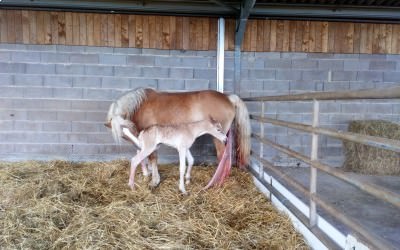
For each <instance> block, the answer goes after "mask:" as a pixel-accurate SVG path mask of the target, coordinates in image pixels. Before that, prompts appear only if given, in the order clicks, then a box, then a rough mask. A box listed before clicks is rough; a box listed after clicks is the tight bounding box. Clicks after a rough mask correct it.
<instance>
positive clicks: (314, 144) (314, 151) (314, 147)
mask: <svg viewBox="0 0 400 250" xmlns="http://www.w3.org/2000/svg"><path fill="white" fill-rule="evenodd" d="M318 118H319V102H318V101H317V100H314V108H313V122H312V126H313V128H315V127H318V124H319V119H318ZM316 160H318V134H316V133H312V141H311V161H316ZM310 171H311V173H310V226H311V227H313V226H315V225H316V224H317V206H316V204H315V202H314V201H313V200H312V199H311V195H314V194H316V192H317V169H316V168H315V167H313V166H310Z"/></svg>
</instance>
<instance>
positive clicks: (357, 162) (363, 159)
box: [343, 120, 400, 175]
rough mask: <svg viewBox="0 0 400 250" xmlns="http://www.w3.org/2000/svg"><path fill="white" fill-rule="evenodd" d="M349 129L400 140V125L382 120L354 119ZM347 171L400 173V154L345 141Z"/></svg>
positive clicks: (379, 173)
mask: <svg viewBox="0 0 400 250" xmlns="http://www.w3.org/2000/svg"><path fill="white" fill-rule="evenodd" d="M348 130H349V131H350V132H353V133H358V134H363V135H371V136H379V137H384V138H389V139H394V140H400V125H399V124H396V123H392V122H388V121H381V120H365V121H352V122H350V124H349V128H348ZM343 144H344V149H345V157H346V159H345V162H344V164H343V166H344V169H345V170H346V171H352V172H356V173H362V174H373V175H400V154H399V153H396V152H393V151H390V150H384V149H379V148H375V147H371V146H366V145H363V144H359V143H354V142H349V141H343Z"/></svg>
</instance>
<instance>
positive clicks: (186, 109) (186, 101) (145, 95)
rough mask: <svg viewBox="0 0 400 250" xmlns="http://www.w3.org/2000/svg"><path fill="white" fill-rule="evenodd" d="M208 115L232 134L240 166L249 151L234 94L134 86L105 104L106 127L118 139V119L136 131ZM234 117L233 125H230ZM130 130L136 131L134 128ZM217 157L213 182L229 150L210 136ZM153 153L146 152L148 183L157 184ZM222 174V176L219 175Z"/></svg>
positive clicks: (242, 109)
mask: <svg viewBox="0 0 400 250" xmlns="http://www.w3.org/2000/svg"><path fill="white" fill-rule="evenodd" d="M209 117H211V118H212V119H214V120H215V121H217V122H219V123H220V124H221V125H222V131H223V132H224V133H227V132H228V131H229V130H230V131H231V132H230V134H232V133H233V134H234V138H235V145H236V156H237V162H238V164H239V165H240V166H241V167H244V166H247V164H248V160H249V155H250V120H249V115H248V111H247V108H246V105H245V104H244V102H243V101H242V100H241V99H240V98H239V97H238V96H236V95H225V94H222V93H220V92H217V91H214V90H204V91H194V92H178V93H169V92H159V91H156V90H154V89H149V88H138V89H135V90H132V91H129V92H126V93H125V94H123V95H122V96H121V97H119V98H118V99H117V100H116V101H114V102H113V103H112V104H111V105H110V108H109V111H108V114H107V123H106V124H105V125H106V126H107V127H109V128H111V131H112V134H113V136H114V139H115V140H116V141H117V142H121V138H123V133H122V128H121V125H122V124H121V121H124V120H126V121H131V122H133V124H134V125H135V127H136V128H137V130H138V131H141V130H143V129H145V128H148V127H150V126H152V125H155V124H158V125H173V124H182V123H190V122H194V121H199V120H205V119H208V118H209ZM233 121H235V124H234V126H232V123H233ZM133 134H135V135H137V132H136V131H133ZM214 144H215V146H216V149H217V157H218V159H219V160H221V159H223V160H224V161H221V162H220V164H219V166H218V168H217V171H216V174H217V173H219V174H218V175H219V176H216V175H214V177H213V183H209V185H208V186H211V185H213V184H215V183H222V181H223V177H224V176H226V173H227V172H229V170H230V163H229V161H226V159H228V158H229V159H230V155H228V156H227V157H223V154H224V152H225V155H226V154H228V153H230V152H231V151H230V150H227V151H225V145H224V144H223V143H221V142H219V141H218V140H216V139H214ZM156 160H157V155H156V154H155V153H153V154H151V155H150V156H149V162H150V165H151V166H152V169H153V172H152V182H151V185H152V186H157V185H158V184H159V182H160V176H159V174H158V170H157V162H156ZM221 177H222V178H221Z"/></svg>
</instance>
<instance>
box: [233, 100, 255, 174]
mask: <svg viewBox="0 0 400 250" xmlns="http://www.w3.org/2000/svg"><path fill="white" fill-rule="evenodd" d="M228 97H229V100H230V101H231V102H232V103H233V105H235V108H236V114H235V126H234V127H235V128H234V135H235V143H236V159H237V163H238V164H239V166H240V167H241V168H244V167H246V166H247V165H248V164H249V158H250V148H251V142H250V135H251V126H250V117H249V111H248V110H247V107H246V104H245V103H244V102H243V101H242V99H240V98H239V97H238V96H237V95H230V96H228Z"/></svg>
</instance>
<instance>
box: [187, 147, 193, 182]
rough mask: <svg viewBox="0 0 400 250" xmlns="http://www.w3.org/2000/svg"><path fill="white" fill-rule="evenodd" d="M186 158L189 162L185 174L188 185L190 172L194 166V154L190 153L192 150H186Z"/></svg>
mask: <svg viewBox="0 0 400 250" xmlns="http://www.w3.org/2000/svg"><path fill="white" fill-rule="evenodd" d="M186 160H187V163H188V168H187V170H186V175H185V179H186V185H187V184H189V183H190V173H191V172H192V167H193V162H194V159H193V155H192V154H191V153H190V150H189V149H188V150H187V151H186Z"/></svg>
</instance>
